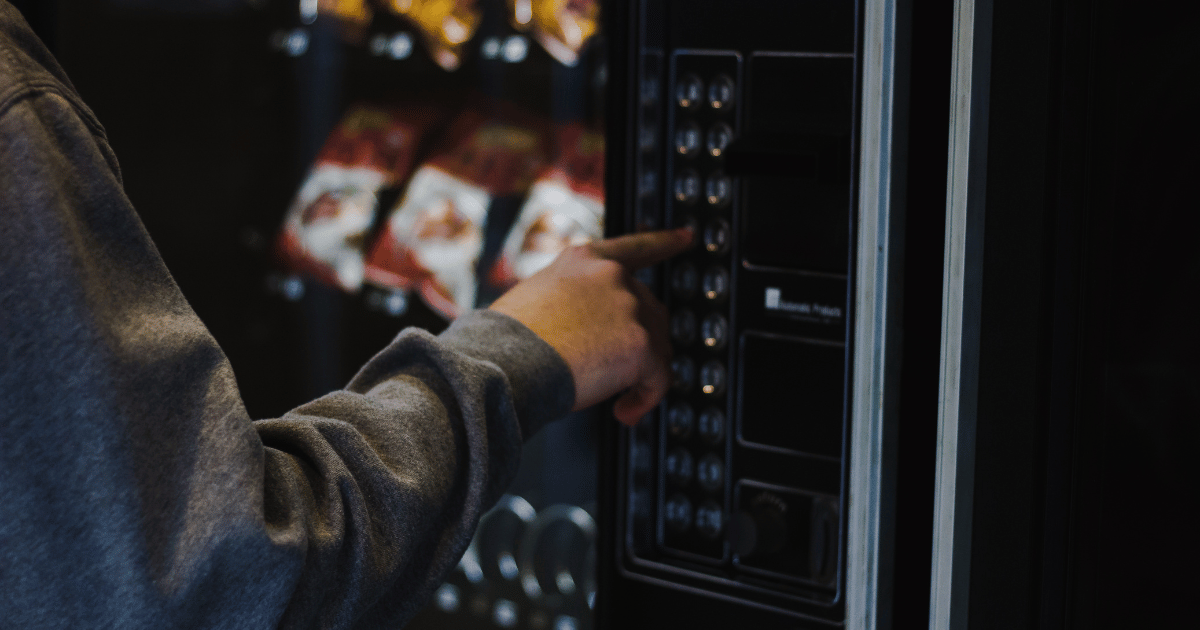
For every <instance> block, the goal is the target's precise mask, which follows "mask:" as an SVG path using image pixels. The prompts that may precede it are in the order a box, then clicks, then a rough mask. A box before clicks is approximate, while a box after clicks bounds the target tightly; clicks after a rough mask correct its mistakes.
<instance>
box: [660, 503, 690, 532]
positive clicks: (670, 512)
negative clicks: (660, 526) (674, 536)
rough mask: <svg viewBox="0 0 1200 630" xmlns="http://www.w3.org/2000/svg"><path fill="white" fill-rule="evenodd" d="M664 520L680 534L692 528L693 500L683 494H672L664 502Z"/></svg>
mask: <svg viewBox="0 0 1200 630" xmlns="http://www.w3.org/2000/svg"><path fill="white" fill-rule="evenodd" d="M663 521H665V522H666V524H667V527H669V528H671V530H673V531H676V532H678V533H680V534H684V533H687V531H688V530H689V529H691V528H692V502H691V501H690V500H689V499H688V498H687V497H686V496H684V495H683V494H680V493H675V494H673V495H671V496H670V497H669V498H668V499H667V501H666V502H665V503H664V504H663Z"/></svg>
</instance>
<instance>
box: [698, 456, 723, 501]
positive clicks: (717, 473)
mask: <svg viewBox="0 0 1200 630" xmlns="http://www.w3.org/2000/svg"><path fill="white" fill-rule="evenodd" d="M696 482H697V483H699V484H700V487H701V488H704V489H705V490H707V491H709V492H718V491H720V490H721V489H722V488H724V487H725V462H723V461H721V458H720V457H718V456H717V455H716V454H715V453H709V454H708V455H705V456H704V457H701V458H700V462H699V463H698V464H696Z"/></svg>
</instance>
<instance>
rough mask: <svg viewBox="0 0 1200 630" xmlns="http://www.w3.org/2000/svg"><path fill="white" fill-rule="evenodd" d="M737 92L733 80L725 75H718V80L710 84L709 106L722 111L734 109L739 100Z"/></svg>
mask: <svg viewBox="0 0 1200 630" xmlns="http://www.w3.org/2000/svg"><path fill="white" fill-rule="evenodd" d="M736 90H737V88H736V86H735V85H734V83H733V79H730V78H729V77H728V76H727V75H724V74H719V75H717V78H715V79H713V80H712V83H709V84H708V106H709V107H711V108H713V109H722V110H725V109H730V108H732V107H733V103H734V100H735V99H736V98H737V97H736V95H735V93H736Z"/></svg>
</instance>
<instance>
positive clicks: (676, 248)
mask: <svg viewBox="0 0 1200 630" xmlns="http://www.w3.org/2000/svg"><path fill="white" fill-rule="evenodd" d="M694 240H695V233H694V232H693V231H692V230H691V228H678V229H674V230H657V231H654V232H640V233H637V234H626V235H625V236H617V237H614V238H608V239H604V240H602V241H596V242H594V243H592V246H591V247H592V251H593V252H595V253H596V255H597V256H600V257H601V258H607V259H609V260H612V261H615V262H619V263H621V264H622V265H625V266H626V267H628V268H630V269H641V268H642V267H649V266H650V265H653V264H654V263H658V262H662V261H664V260H666V259H668V258H670V257H672V256H674V255H676V254H681V253H683V252H685V251H687V250H688V249H689V248H691V246H692V243H693V241H694Z"/></svg>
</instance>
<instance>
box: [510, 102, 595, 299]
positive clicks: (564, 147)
mask: <svg viewBox="0 0 1200 630" xmlns="http://www.w3.org/2000/svg"><path fill="white" fill-rule="evenodd" d="M554 136H555V146H556V147H557V149H558V150H557V151H556V154H557V157H556V159H555V160H554V163H553V165H551V166H550V167H549V168H547V169H545V170H544V171H543V172H542V174H541V175H540V176H539V177H538V179H537V181H536V182H534V184H533V186H532V187H531V188H530V189H529V197H528V198H527V199H526V201H525V203H524V205H522V206H521V212H520V214H518V215H517V220H516V223H514V224H513V227H512V230H511V231H510V232H509V233H508V237H507V238H505V240H504V246H503V248H502V249H501V252H500V258H499V260H498V261H497V262H496V265H495V266H494V267H492V271H491V273H490V274H489V278H488V279H489V280H490V281H491V282H492V283H493V284H495V285H496V286H498V287H508V286H511V285H513V284H516V283H517V281H519V280H523V279H525V278H528V277H529V276H532V275H533V274H535V273H537V272H538V271H540V270H541V269H542V268H543V267H545V266H546V265H549V264H550V263H551V262H552V261H553V260H554V259H555V258H556V257H557V256H558V255H559V254H560V253H562V251H563V250H564V249H566V248H568V247H571V246H572V245H581V244H583V243H587V242H589V241H592V240H595V239H599V238H602V237H603V236H604V136H603V135H601V134H598V133H595V132H591V131H588V130H587V129H585V128H584V127H583V126H582V125H579V124H571V125H566V126H562V127H558V128H557V129H555V133H554Z"/></svg>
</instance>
